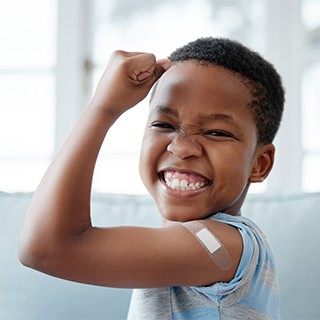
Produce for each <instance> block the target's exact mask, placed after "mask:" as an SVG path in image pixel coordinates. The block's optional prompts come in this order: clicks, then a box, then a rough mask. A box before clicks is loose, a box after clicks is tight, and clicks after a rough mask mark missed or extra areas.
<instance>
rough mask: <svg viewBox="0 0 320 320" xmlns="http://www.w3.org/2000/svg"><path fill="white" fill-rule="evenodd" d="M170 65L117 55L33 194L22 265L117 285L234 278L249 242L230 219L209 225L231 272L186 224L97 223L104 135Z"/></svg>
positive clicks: (197, 282) (21, 251) (147, 57)
mask: <svg viewBox="0 0 320 320" xmlns="http://www.w3.org/2000/svg"><path fill="white" fill-rule="evenodd" d="M169 66H170V62H169V61H168V60H160V61H158V62H157V61H156V60H155V57H154V56H153V55H151V54H145V53H126V52H123V51H118V52H115V53H114V54H113V56H112V58H111V60H110V62H109V64H108V67H107V69H106V71H105V72H104V74H103V76H102V78H101V80H100V82H99V85H98V88H97V90H96V93H95V94H94V97H93V99H92V101H91V102H90V104H89V105H88V107H86V109H85V110H84V112H83V113H82V115H81V117H80V119H79V121H78V123H77V124H76V126H75V128H74V129H73V131H72V132H71V134H70V136H69V137H68V139H67V141H66V142H65V144H64V145H63V147H62V149H61V150H60V151H59V152H58V154H57V156H56V157H55V159H54V161H53V162H52V164H51V165H50V167H49V168H48V170H47V172H46V174H45V176H44V178H43V179H42V181H41V183H40V185H39V187H38V189H37V191H36V192H35V194H34V197H33V200H32V202H31V205H30V209H29V212H28V214H27V217H26V222H25V225H24V228H23V231H22V234H21V239H20V248H19V257H20V260H21V262H22V263H23V264H25V265H27V266H30V267H32V268H35V269H37V270H40V271H42V272H45V273H48V274H51V275H54V276H57V277H60V278H64V279H69V280H73V281H78V282H84V283H90V284H96V285H104V286H114V287H161V286H168V285H206V284H210V283H213V282H215V281H223V280H224V281H226V280H230V279H231V278H232V277H233V275H234V273H235V270H236V266H237V264H238V261H239V259H240V255H241V249H242V247H241V245H242V243H241V239H240V235H239V233H238V231H236V230H235V229H234V228H232V227H229V226H226V225H224V224H221V223H218V222H215V221H211V222H208V224H210V226H211V227H214V228H215V229H214V230H215V233H216V234H217V235H218V237H219V238H220V239H221V240H222V241H223V242H224V244H225V246H226V247H227V249H228V250H229V252H230V254H231V257H232V258H233V260H234V267H233V268H231V269H230V270H228V271H222V270H221V269H219V268H218V267H217V266H215V265H214V264H213V263H212V261H211V259H210V258H209V257H208V256H207V254H206V252H205V251H204V250H203V249H202V248H201V246H199V244H198V243H197V241H195V240H194V239H193V237H192V236H191V235H190V234H189V233H188V231H186V230H185V228H183V227H181V226H179V225H176V226H172V227H166V228H159V229H151V228H136V227H119V228H97V227H93V226H92V224H91V218H90V195H91V183H92V176H93V171H94V166H95V162H96V159H97V156H98V153H99V150H100V147H101V145H102V142H103V139H104V137H105V135H106V134H107V132H108V130H109V128H110V127H111V126H112V125H113V123H114V122H115V121H116V120H117V118H118V117H119V116H120V115H121V114H122V113H123V112H125V111H126V110H128V109H129V108H131V107H133V106H134V105H135V104H136V103H138V102H139V101H140V100H142V99H143V98H144V97H145V96H146V95H147V93H148V92H149V90H150V88H151V87H152V85H153V84H154V83H155V81H156V80H157V79H158V78H159V77H160V76H161V75H162V73H163V72H165V71H166V70H167V68H169ZM106 214H108V213H107V212H106ZM173 244H175V245H173Z"/></svg>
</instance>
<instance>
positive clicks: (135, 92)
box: [92, 50, 171, 117]
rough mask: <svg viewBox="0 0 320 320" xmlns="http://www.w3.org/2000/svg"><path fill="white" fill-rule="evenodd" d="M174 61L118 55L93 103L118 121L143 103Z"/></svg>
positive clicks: (144, 54) (112, 57)
mask: <svg viewBox="0 0 320 320" xmlns="http://www.w3.org/2000/svg"><path fill="white" fill-rule="evenodd" d="M170 65H171V63H170V60H168V59H162V60H158V61H157V60H156V58H155V56H154V55H153V54H149V53H140V52H125V51H120V50H118V51H115V52H113V54H112V55H111V58H110V60H109V63H108V66H107V68H106V70H105V72H104V73H103V75H102V77H101V79H100V81H99V84H98V87H97V89H96V92H95V94H94V96H93V99H92V103H93V104H95V105H96V106H97V107H99V108H102V109H103V110H105V111H106V112H108V113H109V114H112V115H114V116H115V117H118V116H120V115H121V114H122V113H123V112H125V111H126V110H128V109H130V108H131V107H133V106H134V105H136V104H137V103H138V102H140V101H141V100H143V99H144V98H145V97H146V96H147V94H148V92H149V90H150V89H151V87H152V86H153V84H154V83H155V82H156V81H157V80H158V79H159V78H160V77H161V76H162V74H163V73H164V72H165V71H166V70H168V69H169V68H170Z"/></svg>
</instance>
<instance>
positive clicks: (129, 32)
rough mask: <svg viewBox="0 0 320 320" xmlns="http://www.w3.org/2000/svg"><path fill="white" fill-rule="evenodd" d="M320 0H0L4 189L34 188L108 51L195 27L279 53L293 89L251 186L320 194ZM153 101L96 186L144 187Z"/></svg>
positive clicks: (150, 43)
mask: <svg viewBox="0 0 320 320" xmlns="http://www.w3.org/2000/svg"><path fill="white" fill-rule="evenodd" d="M319 17H320V2H319V1H318V0H296V1H263V0H258V1H257V0H246V1H238V0H223V1H221V0H175V1H172V0H162V1H160V0H143V1H139V0H109V1H104V0H77V1H70V0H59V1H58V0H28V1H25V0H2V1H0V41H1V50H0V145H1V148H0V190H3V191H32V190H34V189H35V188H36V186H37V185H38V183H39V181H40V179H41V177H42V175H43V173H44V171H45V169H46V168H47V166H48V164H49V162H50V160H51V159H52V156H53V154H54V153H55V152H56V150H57V149H58V148H59V146H60V145H61V144H62V142H63V141H64V140H65V138H66V136H67V134H68V132H69V131H70V129H71V127H72V126H73V124H74V123H75V121H76V119H77V118H78V115H79V113H80V112H81V109H82V108H83V107H84V106H85V105H86V103H87V102H88V100H89V99H90V96H91V95H92V91H93V89H94V88H95V86H96V84H97V81H98V79H99V77H100V75H101V73H102V72H103V70H104V68H105V66H106V63H107V61H108V58H109V56H110V54H111V52H112V51H114V50H116V49H123V50H127V51H131V50H134V51H136V50H140V51H147V52H153V53H155V54H156V56H157V57H159V58H161V57H163V56H166V55H167V54H169V53H170V52H172V51H173V50H174V49H176V48H177V47H178V46H181V45H183V44H185V43H186V42H188V41H191V40H194V39H196V38H198V37H199V36H208V35H210V36H226V37H231V38H233V39H236V40H239V41H241V42H243V43H244V44H246V45H248V46H249V47H252V48H254V49H255V50H257V51H259V52H261V53H262V55H263V56H265V57H266V58H267V59H268V60H270V61H271V62H273V63H274V64H275V66H276V68H277V69H278V70H279V71H280V73H281V74H282V76H283V79H284V84H285V87H286V92H287V101H286V108H285V114H284V120H283V123H282V126H281V128H280V132H279V134H278V137H277V139H276V141H275V143H276V147H277V154H276V164H275V167H274V169H273V171H272V173H271V176H270V177H269V179H267V181H266V182H264V183H263V184H257V185H254V188H253V189H252V191H254V192H278V191H279V192H283V191H288V192H289V191H301V190H303V191H308V192H311V191H320V171H319V170H320V169H319V167H320V166H319V163H320V142H319V141H320V138H319V137H320V132H319V131H320V130H319V121H320V96H319V90H318V83H319V82H320V58H319V57H320V54H319V50H320V38H319V34H320V31H319V30H320V18H319ZM147 110H148V99H146V100H145V101H143V102H142V103H140V105H139V106H137V107H135V108H133V109H132V110H130V111H129V112H127V113H126V114H124V115H123V116H122V117H121V118H120V119H119V120H118V121H117V124H116V126H114V127H113V128H112V129H111V131H110V134H108V136H107V138H106V143H105V144H104V146H103V148H102V152H101V154H100V156H99V159H98V163H97V167H96V171H95V176H94V185H93V189H94V190H95V191H101V192H112V193H118V192H120V193H145V192H146V190H145V189H144V186H143V184H142V182H141V181H140V178H139V174H138V158H139V147H140V142H141V139H142V135H143V131H144V124H145V120H146V117H147Z"/></svg>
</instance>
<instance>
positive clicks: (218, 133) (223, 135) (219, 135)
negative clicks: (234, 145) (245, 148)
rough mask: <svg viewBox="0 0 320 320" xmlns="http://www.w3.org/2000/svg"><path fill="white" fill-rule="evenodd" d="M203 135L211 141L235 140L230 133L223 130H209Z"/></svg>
mask: <svg viewBox="0 0 320 320" xmlns="http://www.w3.org/2000/svg"><path fill="white" fill-rule="evenodd" d="M205 135H206V136H207V137H209V138H212V139H235V140H239V139H237V138H236V137H235V136H234V135H233V134H232V133H230V132H227V131H223V130H210V131H207V132H206V133H205Z"/></svg>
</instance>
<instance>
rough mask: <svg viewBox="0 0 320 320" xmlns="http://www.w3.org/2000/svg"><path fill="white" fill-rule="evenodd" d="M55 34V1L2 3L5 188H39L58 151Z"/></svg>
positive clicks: (0, 183) (0, 116)
mask: <svg viewBox="0 0 320 320" xmlns="http://www.w3.org/2000/svg"><path fill="white" fill-rule="evenodd" d="M35 13H36V14H35ZM55 38H56V2H55V1H50V0H38V1H37V0H28V1H23V0H20V1H18V0H14V1H12V0H6V1H5V0H2V1H1V2H0V43H1V50H0V145H1V148H0V177H1V178H0V189H1V190H6V191H17V189H18V190H19V191H22V190H23V191H25V190H34V188H35V187H36V185H37V184H38V183H39V180H40V179H41V176H42V175H43V172H44V170H45V168H46V167H47V165H48V163H49V160H50V158H51V156H52V153H53V152H54V124H55V121H54V119H55V116H54V115H55V63H56V56H55Z"/></svg>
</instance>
